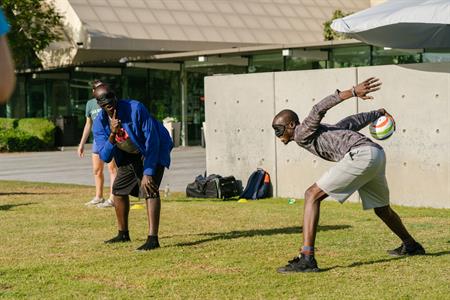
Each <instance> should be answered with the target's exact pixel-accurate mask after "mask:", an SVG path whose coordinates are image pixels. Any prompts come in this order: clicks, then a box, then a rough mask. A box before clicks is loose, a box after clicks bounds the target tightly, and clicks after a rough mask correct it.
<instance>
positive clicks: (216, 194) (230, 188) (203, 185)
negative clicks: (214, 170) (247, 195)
mask: <svg viewBox="0 0 450 300" xmlns="http://www.w3.org/2000/svg"><path fill="white" fill-rule="evenodd" d="M186 196H188V197H193V198H219V199H227V198H232V197H236V196H239V185H238V183H237V181H236V179H235V178H234V176H227V177H222V176H220V175H216V174H212V175H209V176H208V177H205V176H203V175H199V176H197V177H196V178H195V181H194V182H192V183H189V184H188V185H187V187H186Z"/></svg>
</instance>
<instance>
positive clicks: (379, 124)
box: [369, 116, 395, 140]
mask: <svg viewBox="0 0 450 300" xmlns="http://www.w3.org/2000/svg"><path fill="white" fill-rule="evenodd" d="M394 124H395V123H394V120H393V119H392V118H391V117H387V116H381V117H379V118H378V119H376V120H375V121H373V122H372V123H370V126H369V131H370V134H371V135H372V137H373V138H374V139H377V140H385V139H387V138H389V137H390V136H391V135H392V134H393V133H394V131H395V125H394Z"/></svg>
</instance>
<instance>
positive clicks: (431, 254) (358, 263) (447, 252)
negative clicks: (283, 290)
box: [320, 251, 450, 272]
mask: <svg viewBox="0 0 450 300" xmlns="http://www.w3.org/2000/svg"><path fill="white" fill-rule="evenodd" d="M449 254H450V251H441V252H436V253H427V254H425V255H418V257H420V256H443V255H449ZM408 257H411V256H399V257H391V258H384V259H378V260H369V261H359V262H354V263H352V264H349V265H348V266H334V267H330V268H324V269H320V272H325V271H330V270H333V269H337V268H354V267H359V266H368V265H373V264H379V263H385V262H390V261H395V260H399V259H405V258H408Z"/></svg>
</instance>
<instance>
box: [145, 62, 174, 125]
mask: <svg viewBox="0 0 450 300" xmlns="http://www.w3.org/2000/svg"><path fill="white" fill-rule="evenodd" d="M179 80H180V72H179V71H170V70H155V69H150V70H149V79H148V82H149V97H148V100H146V102H144V103H145V104H146V105H147V107H148V108H149V110H150V112H151V113H152V115H154V116H155V118H156V119H158V120H160V121H162V120H163V119H164V118H166V117H173V118H176V119H177V120H179V121H181V98H180V96H181V95H180V82H179Z"/></svg>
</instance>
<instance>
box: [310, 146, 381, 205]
mask: <svg viewBox="0 0 450 300" xmlns="http://www.w3.org/2000/svg"><path fill="white" fill-rule="evenodd" d="M385 171H386V156H385V154H384V151H383V150H382V149H379V148H377V147H372V146H362V147H359V148H356V149H352V150H351V151H350V152H348V153H347V154H345V156H344V158H343V159H342V160H340V161H339V162H338V163H337V164H336V165H335V166H333V167H332V168H331V169H329V170H328V172H326V173H325V174H324V175H322V177H321V178H320V179H319V180H318V181H317V182H316V184H317V185H318V186H319V187H320V188H321V189H322V190H323V191H324V192H325V193H327V194H328V195H329V196H330V197H332V198H334V199H336V200H338V201H339V202H341V203H343V202H344V201H345V200H347V198H348V197H350V196H351V195H352V194H353V193H354V192H355V191H358V193H359V196H360V197H361V200H362V205H363V208H364V209H371V208H376V207H383V206H386V205H389V188H388V185H387V181H386V174H385Z"/></svg>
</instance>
